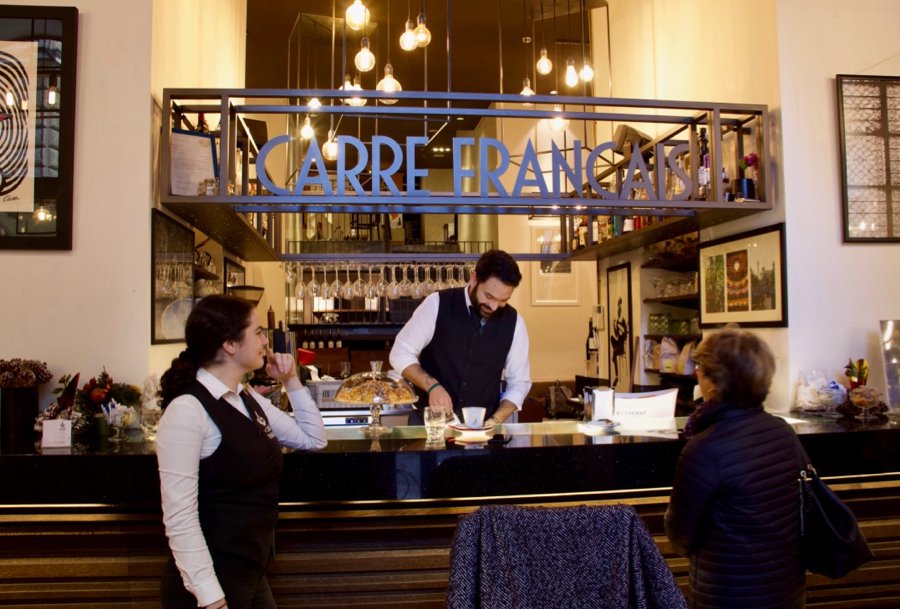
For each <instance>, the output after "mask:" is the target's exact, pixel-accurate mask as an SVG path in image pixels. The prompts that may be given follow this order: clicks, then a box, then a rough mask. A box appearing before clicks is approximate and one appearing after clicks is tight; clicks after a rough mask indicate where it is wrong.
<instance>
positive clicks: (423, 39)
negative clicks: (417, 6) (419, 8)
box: [416, 13, 431, 48]
mask: <svg viewBox="0 0 900 609" xmlns="http://www.w3.org/2000/svg"><path fill="white" fill-rule="evenodd" d="M430 42H431V32H430V31H429V30H428V27H427V26H426V25H425V13H419V25H418V26H417V27H416V46H418V47H419V48H422V47H427V46H428V44H429V43H430Z"/></svg>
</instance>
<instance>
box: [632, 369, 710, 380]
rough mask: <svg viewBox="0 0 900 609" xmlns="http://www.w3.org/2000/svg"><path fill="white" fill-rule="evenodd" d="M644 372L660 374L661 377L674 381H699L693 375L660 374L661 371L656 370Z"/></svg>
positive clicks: (645, 370)
mask: <svg viewBox="0 0 900 609" xmlns="http://www.w3.org/2000/svg"><path fill="white" fill-rule="evenodd" d="M644 372H649V373H650V374H658V375H660V376H663V377H666V378H670V379H673V380H685V381H686V380H691V381H695V382H696V380H697V377H696V376H695V375H693V374H678V373H677V372H660V371H659V370H656V369H654V368H644Z"/></svg>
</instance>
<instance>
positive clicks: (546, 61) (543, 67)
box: [537, 47, 553, 76]
mask: <svg viewBox="0 0 900 609" xmlns="http://www.w3.org/2000/svg"><path fill="white" fill-rule="evenodd" d="M537 71H538V74H541V75H542V76H546V75H547V74H549V73H550V72H552V71H553V62H552V61H550V58H549V57H547V47H541V57H540V59H538V60H537Z"/></svg>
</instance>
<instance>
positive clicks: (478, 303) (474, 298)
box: [469, 284, 494, 319]
mask: <svg viewBox="0 0 900 609" xmlns="http://www.w3.org/2000/svg"><path fill="white" fill-rule="evenodd" d="M476 289H478V284H476V285H475V287H474V288H470V289H469V300H471V301H472V306H473V307H475V310H476V311H478V314H479V315H481V317H482V318H483V319H487V318H488V317H490V316H491V315H493V314H494V311H491V310H490V309H487V310H486V309H485V308H483V307H482V304H484V303H482V302H481V301H480V300H478V296H477V295H476V294H475V290H476Z"/></svg>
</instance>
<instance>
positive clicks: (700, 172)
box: [697, 127, 709, 201]
mask: <svg viewBox="0 0 900 609" xmlns="http://www.w3.org/2000/svg"><path fill="white" fill-rule="evenodd" d="M699 143H700V157H699V158H698V159H697V163H698V168H697V181H698V182H699V184H698V186H697V199H698V200H700V201H705V200H706V197H707V196H708V194H709V143H708V142H707V139H706V128H705V127H700V142H699Z"/></svg>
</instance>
